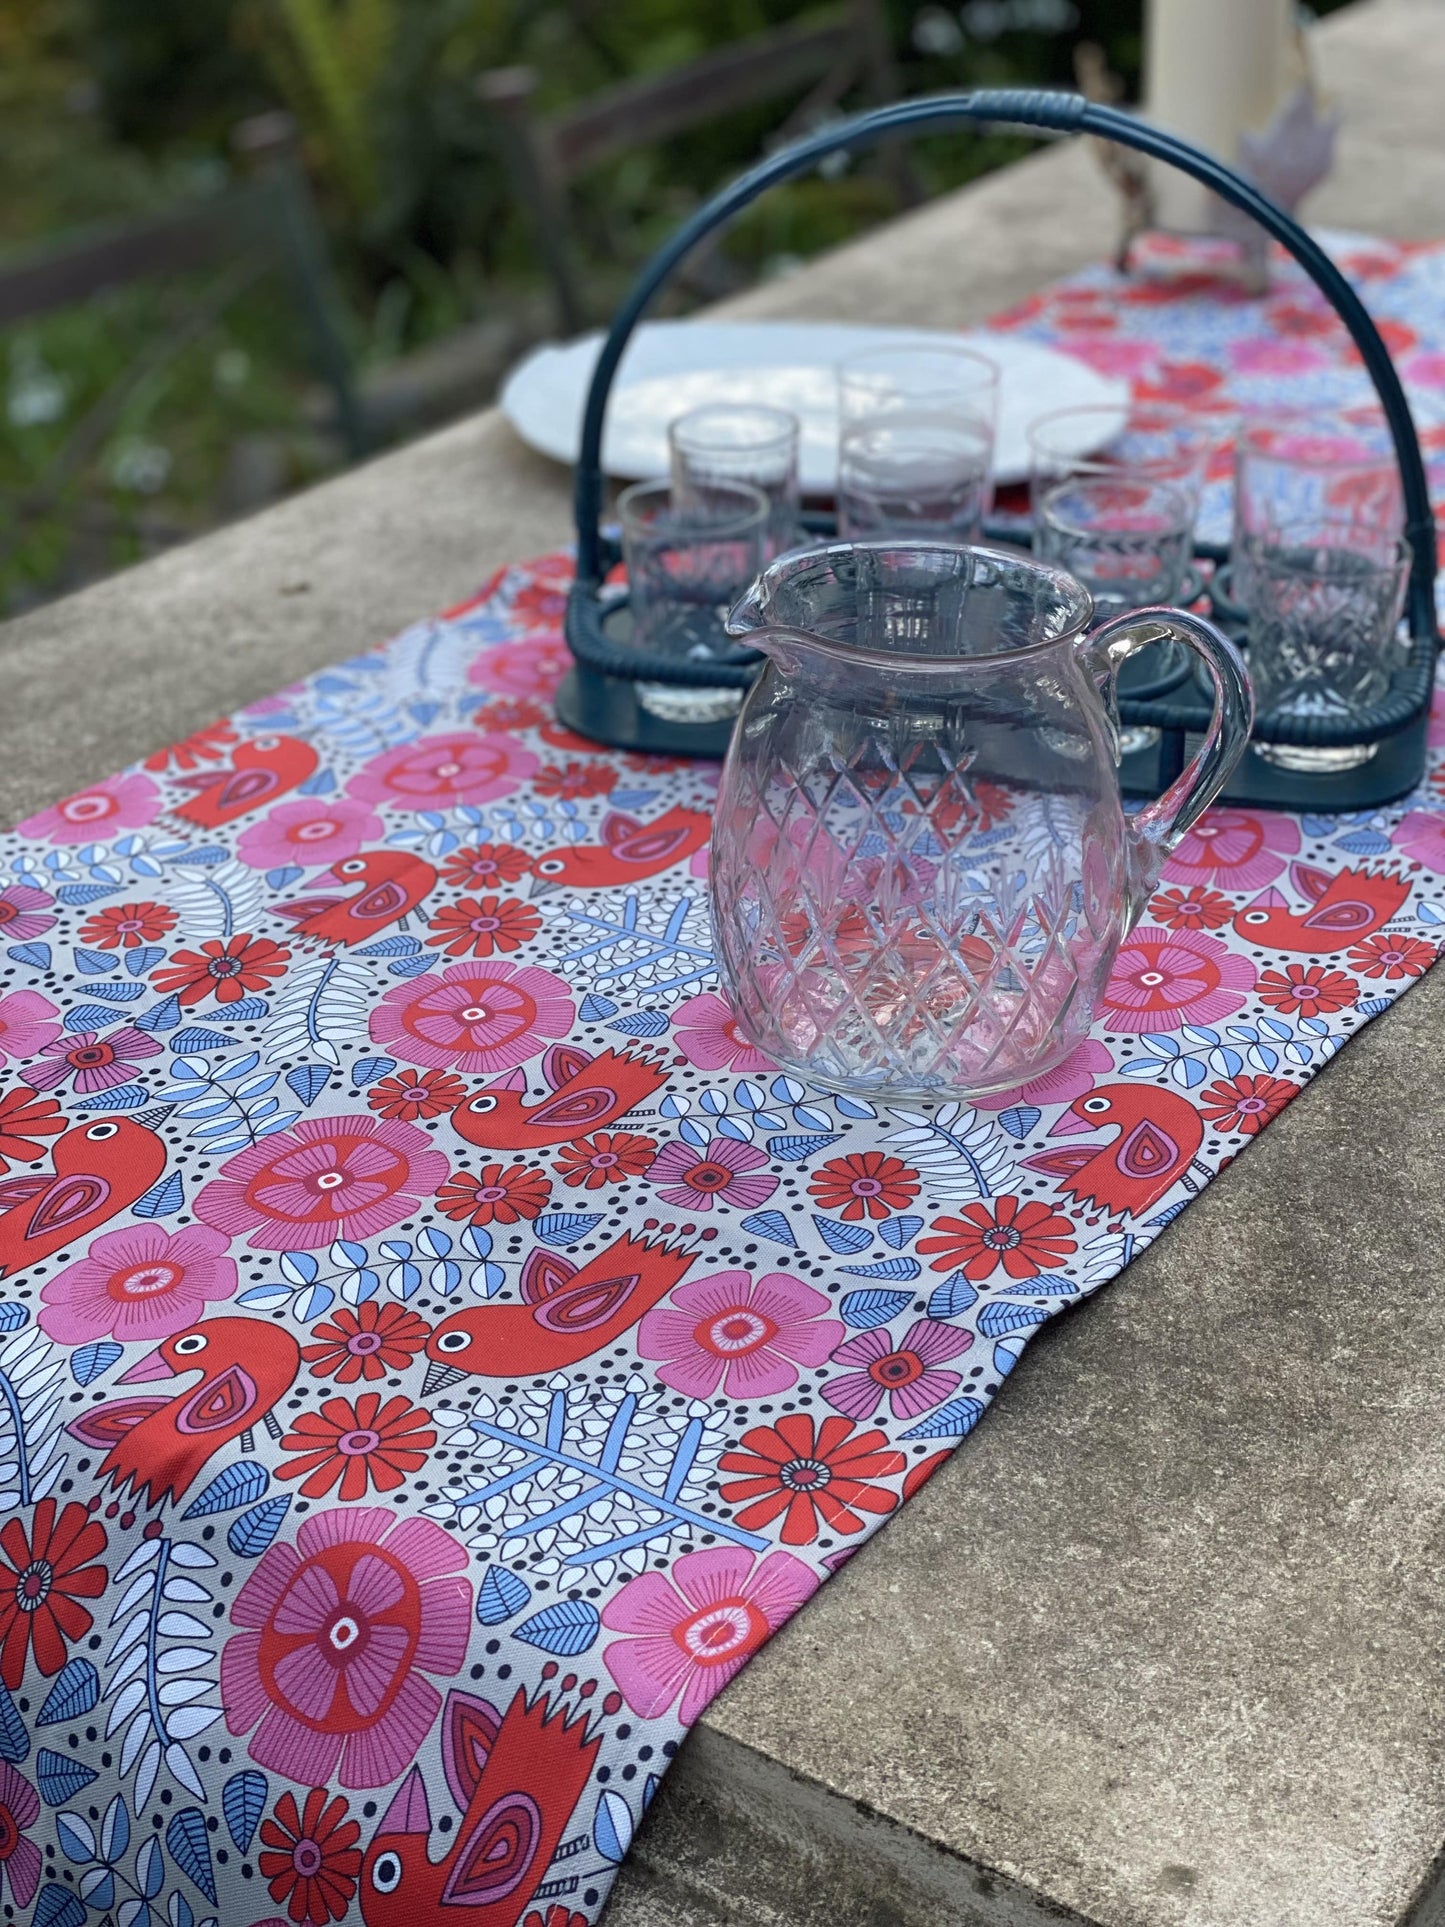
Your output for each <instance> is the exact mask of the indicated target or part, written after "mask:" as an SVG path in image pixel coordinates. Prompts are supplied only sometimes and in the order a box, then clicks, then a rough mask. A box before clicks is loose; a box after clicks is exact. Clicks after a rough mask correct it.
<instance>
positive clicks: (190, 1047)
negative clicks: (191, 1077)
mask: <svg viewBox="0 0 1445 1927" xmlns="http://www.w3.org/2000/svg"><path fill="white" fill-rule="evenodd" d="M235 1041H236V1040H235V1038H234V1037H227V1035H226V1034H225V1032H224V1031H220V1030H209V1029H208V1028H207V1027H206V1025H204V1024H187V1025H186V1028H185V1029H184V1030H178V1031H177V1032H176V1034H175V1036H174V1037H173V1038H172V1039H171V1049H172V1050H173V1051H178V1052H179V1053H180V1054H181V1055H182V1056H183V1057H184V1056H190V1055H191V1054H193V1053H194V1052H197V1051H206V1050H229V1049H230V1048H231V1046H232V1045H233V1044H234V1043H235Z"/></svg>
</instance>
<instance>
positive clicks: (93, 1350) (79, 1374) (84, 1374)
mask: <svg viewBox="0 0 1445 1927" xmlns="http://www.w3.org/2000/svg"><path fill="white" fill-rule="evenodd" d="M124 1352H125V1346H124V1345H117V1344H115V1343H114V1342H113V1341H112V1340H111V1339H109V1338H97V1339H96V1340H95V1341H94V1342H93V1343H92V1344H89V1345H78V1346H77V1347H76V1349H75V1350H74V1351H73V1352H72V1353H71V1354H70V1375H71V1377H72V1378H73V1379H74V1380H75V1382H76V1384H77V1385H89V1384H91V1383H92V1382H93V1381H94V1380H95V1379H97V1378H100V1377H102V1376H103V1375H104V1373H106V1372H108V1371H109V1370H110V1368H111V1366H112V1365H114V1364H115V1362H116V1360H117V1359H118V1358H120V1357H121V1356H122V1355H123V1354H124Z"/></svg>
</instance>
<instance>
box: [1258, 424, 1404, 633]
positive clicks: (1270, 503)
mask: <svg viewBox="0 0 1445 1927" xmlns="http://www.w3.org/2000/svg"><path fill="white" fill-rule="evenodd" d="M1321 517H1323V518H1326V519H1329V520H1332V521H1333V520H1343V521H1349V522H1357V523H1361V524H1363V525H1366V526H1368V527H1371V528H1375V529H1383V530H1385V531H1386V532H1387V533H1389V534H1390V535H1400V534H1401V533H1402V532H1403V530H1404V526H1405V502H1404V497H1403V495H1402V494H1401V488H1400V470H1399V465H1398V463H1397V461H1396V459H1395V449H1394V443H1393V442H1392V440H1391V438H1390V433H1389V430H1388V429H1387V427H1386V425H1385V422H1384V419H1383V417H1381V416H1377V415H1374V414H1371V413H1369V412H1368V411H1366V412H1364V413H1362V414H1360V415H1355V414H1345V413H1341V412H1337V411H1336V412H1331V411H1328V410H1324V411H1314V412H1305V411H1301V410H1272V411H1269V412H1266V413H1263V414H1257V415H1246V416H1245V417H1244V418H1243V419H1242V420H1241V421H1240V423H1239V424H1238V429H1237V432H1236V435H1235V442H1234V528H1233V535H1232V540H1231V549H1230V565H1231V571H1232V581H1231V599H1232V600H1233V601H1234V602H1235V603H1237V604H1238V605H1239V606H1240V607H1242V608H1247V607H1248V606H1249V601H1250V581H1249V572H1250V566H1251V562H1252V559H1253V555H1254V552H1255V549H1256V547H1257V545H1258V543H1259V542H1260V540H1261V539H1262V538H1264V537H1266V536H1267V535H1268V534H1269V532H1270V531H1271V530H1274V529H1281V528H1284V527H1286V526H1288V525H1289V524H1291V523H1298V522H1304V521H1309V520H1318V519H1320V518H1321Z"/></svg>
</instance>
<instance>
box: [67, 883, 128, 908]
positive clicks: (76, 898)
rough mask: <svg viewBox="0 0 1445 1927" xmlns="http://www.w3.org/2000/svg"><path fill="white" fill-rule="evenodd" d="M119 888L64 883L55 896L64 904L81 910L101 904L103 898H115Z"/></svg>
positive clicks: (113, 885) (114, 886) (107, 884)
mask: <svg viewBox="0 0 1445 1927" xmlns="http://www.w3.org/2000/svg"><path fill="white" fill-rule="evenodd" d="M117 888H118V885H116V884H114V883H62V884H61V886H60V888H59V889H58V890H57V891H56V893H55V894H56V896H58V897H59V898H60V901H61V902H62V903H69V904H73V905H75V906H76V907H77V908H79V907H81V906H82V905H84V904H87V903H99V901H100V899H101V898H102V897H113V896H114V895H115V893H116V890H117Z"/></svg>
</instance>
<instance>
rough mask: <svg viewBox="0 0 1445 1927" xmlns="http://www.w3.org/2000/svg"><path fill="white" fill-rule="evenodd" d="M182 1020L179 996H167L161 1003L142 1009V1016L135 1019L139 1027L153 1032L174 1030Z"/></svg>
mask: <svg viewBox="0 0 1445 1927" xmlns="http://www.w3.org/2000/svg"><path fill="white" fill-rule="evenodd" d="M180 1021H181V1000H180V998H179V997H167V998H165V999H164V1000H163V1001H162V1002H161V1003H159V1004H152V1005H151V1007H150V1009H149V1010H146V1011H142V1012H141V1014H140V1016H139V1017H137V1018H136V1020H135V1022H136V1027H137V1028H138V1029H140V1030H148V1031H152V1032H154V1031H162V1030H174V1029H175V1027H176V1025H177V1024H178V1023H179V1022H180Z"/></svg>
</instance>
